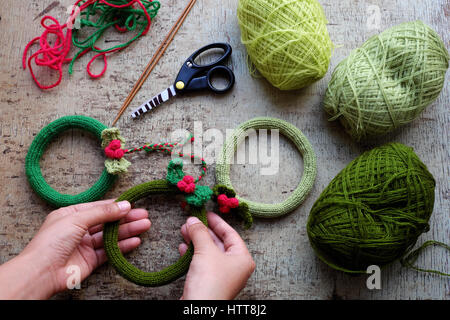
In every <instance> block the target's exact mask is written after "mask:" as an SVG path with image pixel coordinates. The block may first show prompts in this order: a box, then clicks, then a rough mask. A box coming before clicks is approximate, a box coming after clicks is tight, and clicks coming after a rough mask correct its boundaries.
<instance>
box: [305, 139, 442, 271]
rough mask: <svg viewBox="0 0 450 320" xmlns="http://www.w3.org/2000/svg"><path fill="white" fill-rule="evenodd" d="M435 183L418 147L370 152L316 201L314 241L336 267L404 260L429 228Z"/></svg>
mask: <svg viewBox="0 0 450 320" xmlns="http://www.w3.org/2000/svg"><path fill="white" fill-rule="evenodd" d="M434 188H435V180H434V178H433V176H432V175H431V173H430V172H429V171H428V169H427V167H426V166H425V164H423V163H422V161H421V160H420V159H419V158H418V156H417V155H416V154H415V153H414V151H413V149H412V148H410V147H407V146H405V145H402V144H400V143H391V144H387V145H384V146H381V147H377V148H374V149H372V150H370V151H367V152H365V153H363V154H362V155H361V156H359V157H358V158H356V159H355V160H353V161H352V162H351V163H350V164H349V165H348V166H347V167H346V168H344V169H343V170H342V171H341V172H340V173H339V174H338V175H337V176H336V177H335V178H334V179H333V180H332V181H331V183H330V184H329V185H328V187H326V188H325V190H324V191H323V192H322V194H321V195H320V197H319V198H318V199H317V201H316V202H315V203H314V205H313V207H312V209H311V212H310V215H309V218H308V223H307V232H308V237H309V240H310V242H311V245H312V247H313V249H314V251H315V252H316V254H317V255H318V257H319V258H320V259H321V260H323V261H324V262H325V263H326V264H328V265H329V266H330V267H332V268H334V269H337V270H341V271H344V272H349V273H366V269H367V267H368V266H369V265H378V266H380V267H381V266H384V265H386V264H389V263H391V262H393V261H395V260H397V259H400V258H402V257H403V256H404V255H405V253H406V252H407V251H408V250H410V249H411V248H412V247H413V246H414V244H415V243H416V241H417V238H418V237H419V236H420V235H421V234H422V233H424V232H427V231H428V230H429V225H428V221H429V219H430V216H431V214H432V212H433V206H434ZM441 245H442V244H441ZM406 260H407V261H409V260H410V259H409V258H408V259H406Z"/></svg>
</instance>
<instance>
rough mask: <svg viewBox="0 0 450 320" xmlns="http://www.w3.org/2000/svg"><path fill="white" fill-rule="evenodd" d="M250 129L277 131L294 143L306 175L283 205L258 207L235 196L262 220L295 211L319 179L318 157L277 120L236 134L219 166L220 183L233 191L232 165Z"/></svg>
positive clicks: (257, 121) (248, 125)
mask: <svg viewBox="0 0 450 320" xmlns="http://www.w3.org/2000/svg"><path fill="white" fill-rule="evenodd" d="M249 129H255V130H256V129H278V130H279V132H280V133H281V134H283V135H284V136H285V137H286V138H288V139H289V140H291V141H292V143H293V144H294V145H295V147H296V148H297V149H298V151H299V152H300V154H302V156H303V166H304V172H303V176H302V179H301V181H300V183H299V185H298V186H297V188H296V189H295V190H294V192H293V193H292V194H291V195H290V196H289V197H288V198H287V199H286V200H285V201H283V202H281V203H277V204H265V203H258V202H254V201H250V200H246V199H244V198H242V197H239V196H236V197H237V199H238V200H239V201H243V202H246V203H247V204H248V206H249V210H250V213H251V214H252V215H253V216H255V217H259V218H275V217H279V216H282V215H285V214H287V213H289V212H291V211H293V210H295V209H296V208H297V207H298V206H299V205H300V204H301V203H302V202H303V201H304V200H305V198H306V196H307V195H308V193H309V192H310V191H311V189H312V186H313V184H314V180H315V179H316V173H317V169H316V156H315V154H314V150H313V148H312V146H311V144H310V143H309V141H308V139H307V138H306V137H305V136H304V135H303V133H302V132H301V131H300V130H299V129H298V128H297V127H295V126H293V125H292V124H290V123H288V122H286V121H283V120H280V119H275V118H263V117H261V118H254V119H251V120H249V121H247V122H244V123H242V124H241V125H240V126H239V127H238V128H236V130H234V132H233V134H232V135H231V137H230V139H228V140H227V141H226V143H225V144H224V146H223V149H222V152H221V153H220V154H219V158H218V161H217V165H216V178H217V183H218V184H222V185H225V186H227V187H228V188H231V189H233V186H232V184H231V180H230V163H232V160H233V157H234V153H235V152H236V150H237V147H238V146H239V144H240V143H241V142H242V141H243V140H244V139H245V137H246V133H247V130H249Z"/></svg>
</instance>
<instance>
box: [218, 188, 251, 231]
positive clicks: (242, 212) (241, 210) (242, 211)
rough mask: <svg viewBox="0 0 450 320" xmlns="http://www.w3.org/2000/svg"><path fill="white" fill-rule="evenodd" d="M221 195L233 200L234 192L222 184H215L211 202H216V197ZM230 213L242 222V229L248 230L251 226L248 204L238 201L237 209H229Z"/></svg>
mask: <svg viewBox="0 0 450 320" xmlns="http://www.w3.org/2000/svg"><path fill="white" fill-rule="evenodd" d="M221 194H225V195H226V196H227V197H228V198H235V197H236V192H235V191H234V190H233V189H231V188H228V187H227V186H225V185H223V184H217V185H215V186H214V188H213V200H214V201H215V202H217V197H218V196H219V195H221ZM230 212H231V213H234V214H237V215H238V216H239V217H241V218H242V219H243V220H244V228H245V229H249V228H250V227H251V226H252V224H253V216H252V215H251V213H250V209H249V207H248V204H247V203H245V202H244V201H242V200H239V206H238V207H237V208H234V209H231V211H230Z"/></svg>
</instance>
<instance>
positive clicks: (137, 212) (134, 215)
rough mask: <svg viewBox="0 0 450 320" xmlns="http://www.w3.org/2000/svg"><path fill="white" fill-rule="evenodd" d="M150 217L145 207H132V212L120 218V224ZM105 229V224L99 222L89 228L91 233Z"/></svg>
mask: <svg viewBox="0 0 450 320" xmlns="http://www.w3.org/2000/svg"><path fill="white" fill-rule="evenodd" d="M146 218H148V211H147V210H145V209H140V208H139V209H131V210H130V212H128V214H127V215H126V216H125V217H123V218H122V219H120V222H119V224H124V223H128V222H133V221H137V220H141V219H146ZM102 230H103V224H97V225H95V226H93V227H91V228H89V233H90V234H91V235H93V234H95V233H97V232H100V231H102Z"/></svg>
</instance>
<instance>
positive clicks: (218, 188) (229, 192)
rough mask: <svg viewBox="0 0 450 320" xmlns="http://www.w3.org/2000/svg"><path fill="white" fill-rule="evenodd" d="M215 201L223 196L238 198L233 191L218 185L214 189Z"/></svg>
mask: <svg viewBox="0 0 450 320" xmlns="http://www.w3.org/2000/svg"><path fill="white" fill-rule="evenodd" d="M213 193H214V201H217V197H218V196H219V195H221V194H225V195H226V196H227V197H228V198H234V197H236V192H234V190H233V189H230V188H228V187H227V186H225V185H223V184H217V185H215V186H214V188H213Z"/></svg>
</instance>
